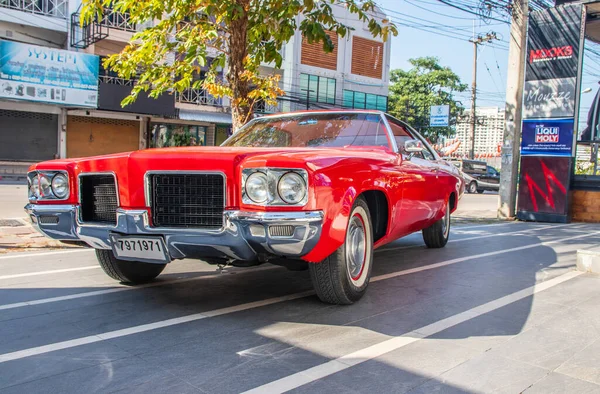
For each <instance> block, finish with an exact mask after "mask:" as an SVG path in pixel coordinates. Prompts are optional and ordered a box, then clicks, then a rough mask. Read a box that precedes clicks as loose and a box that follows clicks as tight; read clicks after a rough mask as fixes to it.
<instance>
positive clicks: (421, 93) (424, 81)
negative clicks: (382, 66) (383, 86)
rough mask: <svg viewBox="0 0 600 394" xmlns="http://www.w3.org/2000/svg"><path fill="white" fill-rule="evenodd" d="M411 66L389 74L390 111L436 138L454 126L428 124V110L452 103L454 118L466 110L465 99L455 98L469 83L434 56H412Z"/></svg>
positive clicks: (448, 131)
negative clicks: (463, 104)
mask: <svg viewBox="0 0 600 394" xmlns="http://www.w3.org/2000/svg"><path fill="white" fill-rule="evenodd" d="M409 62H410V64H411V65H412V68H411V69H410V70H393V71H392V73H391V76H390V81H391V85H390V96H389V112H390V113H391V114H392V115H394V116H396V117H397V118H399V119H402V120H404V121H406V122H407V123H409V124H411V125H412V126H413V127H415V128H417V129H418V130H419V129H420V131H421V132H422V134H424V135H425V136H426V137H428V138H429V139H430V140H432V141H433V142H436V141H437V140H438V139H439V137H441V136H448V135H451V134H452V133H453V132H454V130H453V128H452V127H429V112H430V107H431V106H433V105H450V118H451V121H452V120H455V119H456V116H457V115H458V114H459V113H461V112H462V111H463V108H462V103H461V102H460V101H458V100H455V99H454V93H455V92H464V91H465V90H467V85H466V84H464V83H462V82H461V80H460V77H459V76H458V75H456V74H455V73H454V72H453V71H452V70H451V69H450V68H448V67H444V66H442V65H440V64H439V59H437V58H435V57H422V58H416V59H410V60H409Z"/></svg>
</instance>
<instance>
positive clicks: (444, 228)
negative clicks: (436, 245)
mask: <svg viewBox="0 0 600 394" xmlns="http://www.w3.org/2000/svg"><path fill="white" fill-rule="evenodd" d="M449 211H450V208H449V207H448V206H446V214H445V215H444V217H443V218H442V234H444V237H447V236H448V230H449V228H450V212H449Z"/></svg>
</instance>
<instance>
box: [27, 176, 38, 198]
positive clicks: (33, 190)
mask: <svg viewBox="0 0 600 394" xmlns="http://www.w3.org/2000/svg"><path fill="white" fill-rule="evenodd" d="M29 198H40V177H39V176H38V175H36V176H34V177H33V178H31V180H30V184H29Z"/></svg>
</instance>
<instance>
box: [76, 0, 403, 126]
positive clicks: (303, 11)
mask: <svg viewBox="0 0 600 394" xmlns="http://www.w3.org/2000/svg"><path fill="white" fill-rule="evenodd" d="M333 4H341V5H344V6H345V7H347V9H348V10H349V11H350V12H351V13H352V14H355V15H357V16H358V18H359V19H360V20H361V21H363V22H365V23H366V24H367V26H368V28H369V31H370V32H371V34H372V35H373V36H374V37H382V38H383V40H386V39H387V38H388V37H389V35H390V34H393V35H396V34H397V29H396V27H395V25H394V24H392V23H389V22H388V21H387V20H383V21H382V23H379V22H378V21H377V20H376V19H375V18H373V16H372V15H373V12H374V11H375V10H376V8H375V2H374V1H373V0H364V1H361V0H195V1H188V0H84V8H83V12H82V20H83V21H86V22H87V23H89V22H90V21H91V20H94V19H95V18H98V19H100V18H102V14H103V10H104V9H105V8H107V7H110V8H111V9H112V10H114V11H116V12H120V13H126V14H128V16H129V18H130V21H131V22H132V23H136V24H138V25H139V24H143V23H146V22H148V21H156V22H157V23H155V24H154V25H153V26H152V27H149V28H147V29H145V30H144V31H141V32H138V33H136V34H135V35H134V36H133V38H132V40H131V41H130V43H129V44H128V45H127V47H125V48H124V49H123V51H121V53H119V54H115V55H112V56H110V57H109V58H108V59H106V61H105V63H104V65H105V67H106V68H109V69H112V70H113V71H115V72H117V73H118V74H119V76H120V77H121V78H127V79H132V78H135V79H136V84H135V85H134V88H133V90H132V92H131V95H130V96H129V97H127V98H126V99H125V100H123V103H122V105H127V104H129V103H131V102H133V101H134V100H135V99H136V98H137V96H138V94H139V93H140V92H141V91H145V92H149V95H150V97H157V96H158V95H160V94H163V93H165V92H166V91H169V90H171V89H174V90H177V91H183V90H184V89H186V88H189V87H193V88H195V89H200V88H203V89H206V90H207V91H208V92H209V93H210V94H212V95H214V96H217V97H223V96H227V97H230V98H231V107H232V118H233V126H234V129H237V128H238V127H239V126H241V125H243V124H244V123H246V122H247V121H248V120H249V118H250V116H251V114H252V109H253V107H254V105H255V104H256V103H257V102H258V101H261V100H263V101H265V102H267V103H268V104H271V105H274V104H275V100H276V98H277V96H279V95H282V94H283V93H284V92H283V91H282V90H281V89H280V88H279V77H278V76H277V75H266V76H262V75H260V74H259V66H260V65H261V64H262V63H273V64H274V65H275V67H276V68H280V67H281V63H282V56H281V49H282V47H283V45H284V44H285V43H287V42H288V41H289V40H290V39H291V38H292V37H293V35H294V33H295V31H296V29H299V30H300V32H301V33H302V35H303V37H304V38H305V39H306V40H308V42H311V43H314V42H320V43H322V44H323V48H324V50H325V51H328V52H331V51H332V50H333V43H332V41H331V39H330V38H329V36H328V35H327V33H326V31H327V30H329V31H334V32H336V33H337V34H338V35H340V36H342V37H343V36H345V35H346V34H347V33H348V31H349V30H350V28H349V27H348V26H347V25H345V24H344V23H342V22H341V21H338V20H337V19H336V18H335V16H334V13H333V9H332V5H333ZM298 16H302V17H303V18H302V21H301V22H300V23H299V24H298V23H297V22H298V20H299V19H298V18H297V17H298ZM205 66H207V67H209V71H208V72H207V74H206V78H205V79H204V80H200V79H198V78H196V77H195V76H197V75H199V74H200V71H201V69H202V67H205ZM224 67H226V71H227V72H226V78H222V77H220V73H219V70H222V69H223V68H224Z"/></svg>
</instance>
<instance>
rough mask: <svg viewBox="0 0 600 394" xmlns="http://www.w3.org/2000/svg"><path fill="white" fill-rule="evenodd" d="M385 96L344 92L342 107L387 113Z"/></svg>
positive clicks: (352, 91) (351, 91)
mask: <svg viewBox="0 0 600 394" xmlns="http://www.w3.org/2000/svg"><path fill="white" fill-rule="evenodd" d="M387 100H388V98H387V96H380V95H377V94H371V93H363V92H355V91H354V90H344V104H343V105H344V107H346V108H357V109H376V110H379V111H387Z"/></svg>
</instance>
